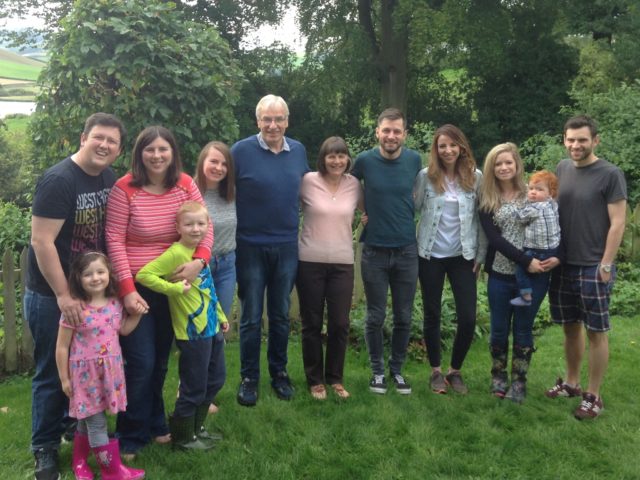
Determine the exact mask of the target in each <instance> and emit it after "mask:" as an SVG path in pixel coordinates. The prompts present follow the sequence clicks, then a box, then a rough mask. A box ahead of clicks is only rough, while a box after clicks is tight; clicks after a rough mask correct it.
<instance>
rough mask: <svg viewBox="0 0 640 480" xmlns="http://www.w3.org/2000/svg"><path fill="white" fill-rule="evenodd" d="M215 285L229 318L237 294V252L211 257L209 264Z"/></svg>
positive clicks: (219, 300)
mask: <svg viewBox="0 0 640 480" xmlns="http://www.w3.org/2000/svg"><path fill="white" fill-rule="evenodd" d="M209 267H210V268H211V276H212V277H213V285H214V286H215V287H216V294H217V295H218V302H220V306H221V307H222V311H223V312H224V314H225V315H226V316H227V317H229V315H230V314H231V306H232V305H233V295H234V294H235V293H236V252H235V250H234V251H233V252H229V253H227V254H226V255H216V256H214V257H211V262H210V263H209Z"/></svg>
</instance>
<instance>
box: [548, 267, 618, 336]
mask: <svg viewBox="0 0 640 480" xmlns="http://www.w3.org/2000/svg"><path fill="white" fill-rule="evenodd" d="M615 278H616V270H615V266H613V267H612V270H611V280H610V281H609V282H603V281H602V280H601V278H600V272H599V266H598V265H594V266H589V267H580V266H571V265H565V266H560V267H558V268H556V269H555V270H553V272H552V274H551V284H550V286H549V305H550V309H551V318H552V319H553V321H554V322H555V323H558V324H565V323H576V322H582V323H584V324H585V326H586V327H587V329H588V330H591V331H593V332H606V331H608V330H610V329H611V326H610V324H609V299H610V297H611V290H612V289H613V284H614V282H615Z"/></svg>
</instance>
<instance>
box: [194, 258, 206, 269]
mask: <svg viewBox="0 0 640 480" xmlns="http://www.w3.org/2000/svg"><path fill="white" fill-rule="evenodd" d="M194 260H200V262H202V268H204V267H206V266H207V261H206V260H205V259H204V258H194Z"/></svg>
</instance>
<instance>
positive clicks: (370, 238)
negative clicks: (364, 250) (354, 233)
mask: <svg viewBox="0 0 640 480" xmlns="http://www.w3.org/2000/svg"><path fill="white" fill-rule="evenodd" d="M421 168H422V161H421V160H420V154H419V153H418V152H416V151H415V150H410V149H407V148H403V149H402V152H401V154H400V156H399V157H398V158H396V159H394V160H388V159H386V158H384V157H383V156H382V155H381V154H380V148H379V147H376V148H373V149H371V150H367V151H366V152H362V153H361V154H360V155H358V156H357V157H356V160H355V163H354V166H353V171H352V172H351V174H352V175H353V176H354V177H356V178H358V179H360V180H362V181H363V182H364V206H365V212H366V213H367V215H368V217H369V221H368V223H367V225H366V227H365V228H364V230H363V232H362V237H361V238H360V241H361V242H364V243H365V244H366V245H368V246H371V247H387V248H398V247H406V246H407V245H412V244H414V243H416V226H415V222H414V216H415V211H414V205H413V184H414V181H415V179H416V175H418V172H419V171H420V169H421Z"/></svg>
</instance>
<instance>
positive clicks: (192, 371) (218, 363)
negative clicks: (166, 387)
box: [173, 331, 227, 417]
mask: <svg viewBox="0 0 640 480" xmlns="http://www.w3.org/2000/svg"><path fill="white" fill-rule="evenodd" d="M176 345H177V346H178V349H179V350H180V360H179V361H178V372H179V375H180V393H179V395H178V399H177V400H176V406H175V409H174V411H173V414H174V415H175V416H176V417H191V416H193V415H195V413H196V408H198V407H199V406H201V405H209V404H210V403H211V401H212V400H213V399H214V398H215V396H216V394H217V393H218V392H219V391H220V389H221V388H222V386H223V385H224V381H225V378H226V376H227V371H226V368H225V363H224V335H223V334H222V331H219V332H218V333H217V334H216V335H214V336H213V337H209V338H199V339H197V340H176Z"/></svg>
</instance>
